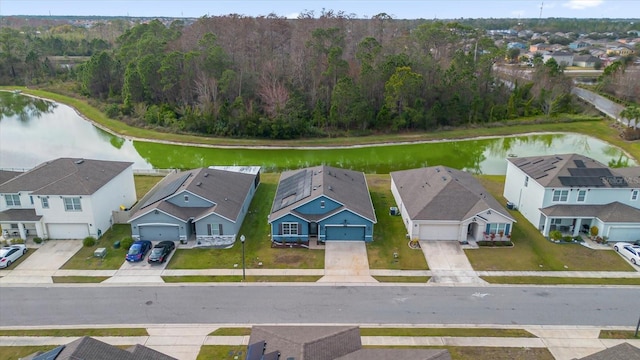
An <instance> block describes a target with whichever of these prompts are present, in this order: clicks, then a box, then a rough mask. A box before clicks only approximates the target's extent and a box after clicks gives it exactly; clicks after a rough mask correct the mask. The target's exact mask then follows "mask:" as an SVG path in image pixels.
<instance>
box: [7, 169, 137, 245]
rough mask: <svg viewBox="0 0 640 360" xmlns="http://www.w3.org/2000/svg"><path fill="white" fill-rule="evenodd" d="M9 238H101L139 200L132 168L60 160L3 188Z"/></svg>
mask: <svg viewBox="0 0 640 360" xmlns="http://www.w3.org/2000/svg"><path fill="white" fill-rule="evenodd" d="M0 196H2V199H1V200H0V224H1V225H2V229H3V232H4V235H6V236H19V237H21V238H22V239H26V238H27V236H38V237H40V238H43V239H82V238H85V237H87V236H93V237H96V238H98V237H100V236H101V235H102V234H104V232H105V231H107V230H108V229H109V228H110V227H111V225H112V212H113V211H115V210H119V209H121V208H122V207H125V208H126V207H129V206H131V205H133V204H134V203H135V201H136V189H135V183H134V181H133V163H130V162H120V161H104V160H90V159H79V158H60V159H56V160H52V161H48V162H45V163H43V164H40V165H38V166H37V167H35V168H33V169H31V170H29V171H27V172H25V173H22V174H20V175H18V176H15V177H11V178H10V179H9V180H7V181H5V182H4V183H2V184H0Z"/></svg>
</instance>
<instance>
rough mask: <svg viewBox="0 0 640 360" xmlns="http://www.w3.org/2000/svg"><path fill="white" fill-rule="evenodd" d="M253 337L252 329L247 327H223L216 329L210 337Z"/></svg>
mask: <svg viewBox="0 0 640 360" xmlns="http://www.w3.org/2000/svg"><path fill="white" fill-rule="evenodd" d="M246 335H251V328H247V327H231V328H230V327H222V328H219V329H216V330H215V331H213V332H212V333H210V334H209V336H246Z"/></svg>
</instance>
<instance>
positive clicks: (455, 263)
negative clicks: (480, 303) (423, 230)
mask: <svg viewBox="0 0 640 360" xmlns="http://www.w3.org/2000/svg"><path fill="white" fill-rule="evenodd" d="M420 248H421V249H422V252H423V253H424V257H425V259H426V260H427V264H429V270H431V273H432V276H431V279H430V280H429V282H431V283H443V284H480V283H485V281H484V280H482V279H480V278H479V277H478V275H477V274H476V272H475V271H474V270H473V268H472V267H471V264H470V263H469V259H467V256H466V255H465V253H464V251H462V248H461V247H460V243H459V242H457V241H420Z"/></svg>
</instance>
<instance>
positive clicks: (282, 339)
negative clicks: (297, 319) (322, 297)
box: [246, 326, 451, 360]
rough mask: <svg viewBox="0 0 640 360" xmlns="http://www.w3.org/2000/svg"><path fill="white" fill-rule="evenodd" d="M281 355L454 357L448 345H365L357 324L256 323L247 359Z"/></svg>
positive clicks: (376, 359)
mask: <svg viewBox="0 0 640 360" xmlns="http://www.w3.org/2000/svg"><path fill="white" fill-rule="evenodd" d="M263 354H264V357H263ZM273 354H277V355H276V356H274V355H273ZM269 356H272V357H269ZM278 358H279V359H295V360H389V359H403V360H451V355H450V354H449V351H448V350H445V349H381V348H375V349H374V348H366V349H363V348H362V341H361V337H360V329H359V328H358V327H355V326H254V327H253V328H251V337H250V338H249V347H248V349H247V357H246V359H247V360H253V359H278Z"/></svg>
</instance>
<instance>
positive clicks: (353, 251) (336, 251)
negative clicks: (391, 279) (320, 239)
mask: <svg viewBox="0 0 640 360" xmlns="http://www.w3.org/2000/svg"><path fill="white" fill-rule="evenodd" d="M318 282H337V283H345V282H351V283H354V282H356V283H371V282H377V281H376V279H374V278H373V277H371V275H370V274H369V258H368V257H367V247H366V244H365V243H364V241H329V242H327V243H326V244H325V250H324V276H323V277H322V278H320V280H318Z"/></svg>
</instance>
